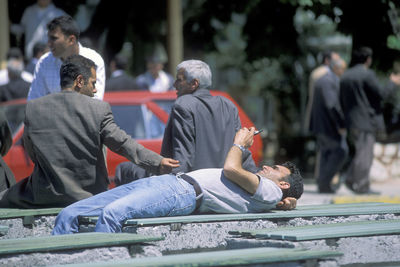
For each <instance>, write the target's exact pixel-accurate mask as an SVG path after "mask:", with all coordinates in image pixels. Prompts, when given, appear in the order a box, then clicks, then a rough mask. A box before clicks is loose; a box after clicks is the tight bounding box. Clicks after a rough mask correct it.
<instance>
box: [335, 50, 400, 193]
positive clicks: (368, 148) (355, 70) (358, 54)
mask: <svg viewBox="0 0 400 267" xmlns="http://www.w3.org/2000/svg"><path fill="white" fill-rule="evenodd" d="M352 60H353V64H354V66H353V67H352V68H350V69H349V70H348V71H346V72H345V73H344V75H343V76H342V79H341V81H340V103H341V106H342V110H343V113H344V116H345V124H346V128H347V132H348V140H349V143H350V146H351V148H353V149H354V155H352V159H351V162H350V165H349V167H348V169H347V172H346V185H347V187H348V188H350V189H351V190H353V191H354V192H355V193H358V194H368V193H376V192H373V191H371V189H370V183H369V172H370V169H371V165H372V160H373V157H374V155H373V147H374V144H375V138H376V134H378V133H382V132H384V130H385V125H384V121H383V115H382V107H381V105H382V100H383V99H385V98H386V97H387V96H389V95H390V94H391V93H392V92H393V90H394V87H395V86H396V85H400V75H399V74H397V75H395V74H391V76H390V81H389V83H388V85H387V86H386V87H385V88H382V87H381V86H380V84H379V81H378V79H377V78H376V75H375V73H374V72H373V71H372V70H370V69H369V67H370V66H371V63H372V50H371V49H370V48H368V47H361V48H359V49H357V50H355V51H354V53H353V58H352Z"/></svg>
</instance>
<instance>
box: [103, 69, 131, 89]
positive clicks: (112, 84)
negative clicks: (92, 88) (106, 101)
mask: <svg viewBox="0 0 400 267" xmlns="http://www.w3.org/2000/svg"><path fill="white" fill-rule="evenodd" d="M128 90H138V86H137V85H136V82H135V78H133V77H131V76H129V75H128V74H126V73H125V72H123V73H122V74H121V75H118V76H115V77H110V78H109V79H108V80H107V81H106V89H105V91H106V92H111V91H128Z"/></svg>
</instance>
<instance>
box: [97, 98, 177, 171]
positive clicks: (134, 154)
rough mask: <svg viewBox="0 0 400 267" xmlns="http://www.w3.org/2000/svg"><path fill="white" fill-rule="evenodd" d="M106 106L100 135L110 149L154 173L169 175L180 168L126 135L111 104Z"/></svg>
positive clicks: (172, 161) (170, 160)
mask: <svg viewBox="0 0 400 267" xmlns="http://www.w3.org/2000/svg"><path fill="white" fill-rule="evenodd" d="M102 103H104V102H102ZM104 104H105V107H106V110H105V114H104V119H103V122H102V125H101V130H100V135H101V139H102V141H103V143H104V144H105V145H106V146H107V147H108V148H109V149H111V150H112V151H113V152H115V153H117V154H120V155H122V156H124V157H126V158H127V159H129V160H130V161H132V162H133V163H135V164H137V165H138V166H140V167H142V168H144V169H146V170H148V171H150V172H152V173H159V172H161V173H169V172H171V170H172V168H176V167H179V162H178V161H176V160H173V159H170V158H163V157H162V156H160V155H159V154H157V153H155V152H153V151H151V150H149V149H147V148H145V147H143V146H142V145H141V144H139V143H137V142H136V141H135V140H134V139H133V138H132V137H131V136H129V135H128V134H127V133H125V131H124V130H121V129H120V128H119V127H118V125H117V124H116V123H115V121H114V116H113V114H112V112H111V108H110V106H109V104H107V103H104Z"/></svg>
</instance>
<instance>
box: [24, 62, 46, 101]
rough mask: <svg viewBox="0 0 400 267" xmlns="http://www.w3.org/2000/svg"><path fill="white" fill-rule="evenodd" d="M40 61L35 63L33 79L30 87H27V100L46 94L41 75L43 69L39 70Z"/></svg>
mask: <svg viewBox="0 0 400 267" xmlns="http://www.w3.org/2000/svg"><path fill="white" fill-rule="evenodd" d="M41 64H42V61H39V62H38V63H37V66H36V67H35V74H34V79H33V81H32V84H31V87H30V88H29V93H28V97H27V100H28V101H29V100H32V99H35V98H39V97H42V96H44V95H46V94H47V92H46V88H47V87H46V84H45V82H44V76H43V73H42V72H43V71H40V70H41V69H42V68H41Z"/></svg>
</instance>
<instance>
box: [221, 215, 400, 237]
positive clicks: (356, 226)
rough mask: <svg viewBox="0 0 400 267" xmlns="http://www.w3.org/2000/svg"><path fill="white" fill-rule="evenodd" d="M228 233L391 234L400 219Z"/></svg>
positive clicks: (397, 230)
mask: <svg viewBox="0 0 400 267" xmlns="http://www.w3.org/2000/svg"><path fill="white" fill-rule="evenodd" d="M229 233H230V234H232V235H240V236H245V237H255V238H260V239H277V240H289V241H305V240H315V239H329V238H342V237H361V236H374V235H393V234H400V220H380V221H358V222H346V223H333V224H320V225H306V226H291V227H279V228H273V229H260V230H240V231H230V232H229Z"/></svg>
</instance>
